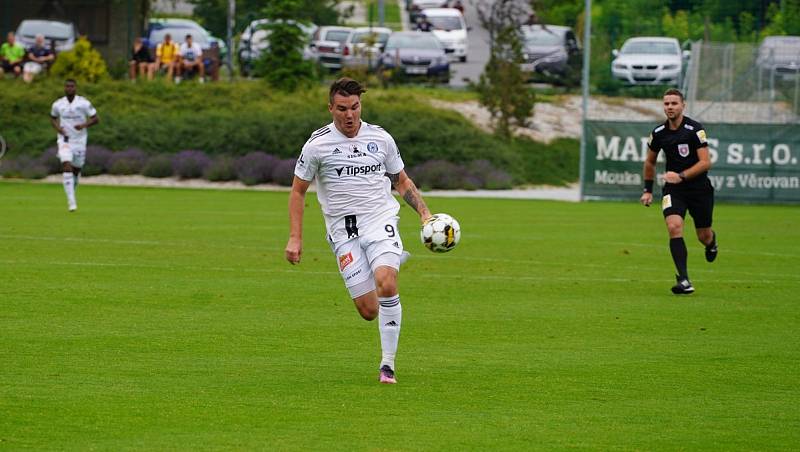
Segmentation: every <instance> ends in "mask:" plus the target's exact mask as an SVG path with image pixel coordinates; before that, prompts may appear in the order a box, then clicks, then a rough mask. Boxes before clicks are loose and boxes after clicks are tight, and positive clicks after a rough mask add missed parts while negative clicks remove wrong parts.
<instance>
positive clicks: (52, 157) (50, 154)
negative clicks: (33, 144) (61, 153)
mask: <svg viewBox="0 0 800 452" xmlns="http://www.w3.org/2000/svg"><path fill="white" fill-rule="evenodd" d="M36 161H37V162H38V163H39V164H40V165H42V166H43V167H45V168H46V169H47V174H59V173H61V172H62V165H61V161H60V160H59V159H58V147H56V146H50V147H49V148H47V149H45V150H44V152H42V153H41V154H40V155H39V157H38V158H37V159H36Z"/></svg>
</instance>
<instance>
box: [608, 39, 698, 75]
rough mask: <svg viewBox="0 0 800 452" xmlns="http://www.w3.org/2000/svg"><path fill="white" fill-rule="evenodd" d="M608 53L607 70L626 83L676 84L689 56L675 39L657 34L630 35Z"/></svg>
mask: <svg viewBox="0 0 800 452" xmlns="http://www.w3.org/2000/svg"><path fill="white" fill-rule="evenodd" d="M612 54H613V55H614V57H615V58H614V61H612V62H611V74H612V75H613V76H614V78H615V79H617V80H621V81H623V82H625V83H628V84H630V85H678V84H679V83H680V81H681V74H682V73H683V60H684V58H688V57H689V51H688V50H686V51H683V52H681V46H680V44H678V40H677V39H675V38H661V37H640V38H630V39H628V40H627V41H625V44H623V45H622V48H621V49H620V50H616V49H614V50H613V51H612Z"/></svg>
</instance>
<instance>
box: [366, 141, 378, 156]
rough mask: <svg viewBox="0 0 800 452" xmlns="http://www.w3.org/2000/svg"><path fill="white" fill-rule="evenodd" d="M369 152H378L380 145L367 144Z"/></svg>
mask: <svg viewBox="0 0 800 452" xmlns="http://www.w3.org/2000/svg"><path fill="white" fill-rule="evenodd" d="M367 151H369V152H370V153H372V154H374V153H376V152H378V145H377V144H375V143H374V142H372V141H370V142H369V143H367Z"/></svg>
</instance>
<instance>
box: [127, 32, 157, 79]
mask: <svg viewBox="0 0 800 452" xmlns="http://www.w3.org/2000/svg"><path fill="white" fill-rule="evenodd" d="M128 67H129V69H128V76H129V77H130V79H131V81H136V73H137V72H138V73H139V75H141V76H142V78H144V76H145V75H147V80H153V73H154V72H155V67H154V66H153V59H152V58H151V57H150V50H149V49H148V48H147V47H146V46H145V45H144V44H143V43H142V38H136V39H134V40H133V49H131V60H130V61H129V62H128Z"/></svg>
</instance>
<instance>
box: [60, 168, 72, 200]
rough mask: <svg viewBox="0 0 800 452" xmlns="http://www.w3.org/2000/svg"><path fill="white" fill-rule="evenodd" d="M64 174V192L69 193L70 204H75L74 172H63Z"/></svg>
mask: <svg viewBox="0 0 800 452" xmlns="http://www.w3.org/2000/svg"><path fill="white" fill-rule="evenodd" d="M62 175H63V176H64V193H66V194H67V202H68V203H69V205H70V206H74V205H75V181H74V180H73V178H72V172H68V173H62Z"/></svg>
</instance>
